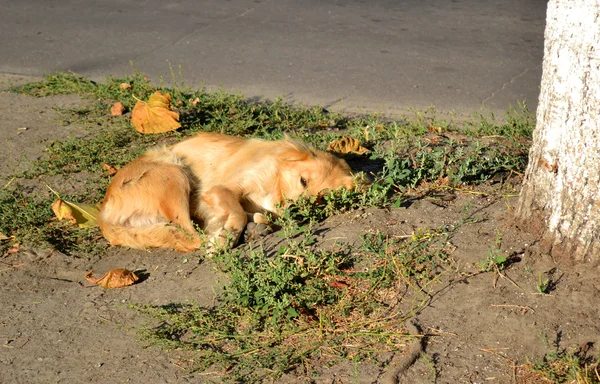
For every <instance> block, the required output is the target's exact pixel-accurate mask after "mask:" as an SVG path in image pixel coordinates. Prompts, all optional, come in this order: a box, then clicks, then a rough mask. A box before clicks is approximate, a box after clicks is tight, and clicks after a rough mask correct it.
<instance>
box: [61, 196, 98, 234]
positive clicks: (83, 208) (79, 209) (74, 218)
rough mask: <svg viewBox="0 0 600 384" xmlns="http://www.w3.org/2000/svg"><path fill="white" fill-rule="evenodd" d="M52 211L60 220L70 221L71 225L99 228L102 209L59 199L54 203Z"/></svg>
mask: <svg viewBox="0 0 600 384" xmlns="http://www.w3.org/2000/svg"><path fill="white" fill-rule="evenodd" d="M52 211H53V212H54V214H55V215H56V217H57V218H58V219H59V220H68V221H70V222H71V224H77V225H79V226H80V227H81V228H92V227H97V226H98V214H99V213H100V209H98V207H97V206H95V205H89V204H76V203H71V202H69V201H65V200H62V199H57V200H56V201H55V202H54V203H52Z"/></svg>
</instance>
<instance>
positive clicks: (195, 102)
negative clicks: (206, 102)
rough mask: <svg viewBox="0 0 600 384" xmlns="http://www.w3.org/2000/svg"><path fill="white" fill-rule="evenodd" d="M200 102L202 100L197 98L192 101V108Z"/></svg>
mask: <svg viewBox="0 0 600 384" xmlns="http://www.w3.org/2000/svg"><path fill="white" fill-rule="evenodd" d="M199 102H200V99H199V98H197V97H196V98H195V99H194V100H192V107H195V106H196V104H198V103H199Z"/></svg>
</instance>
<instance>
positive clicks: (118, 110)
mask: <svg viewBox="0 0 600 384" xmlns="http://www.w3.org/2000/svg"><path fill="white" fill-rule="evenodd" d="M123 112H125V107H124V106H123V104H121V103H120V102H118V101H117V102H116V103H114V104H113V106H112V107H111V108H110V114H111V115H112V116H122V115H123Z"/></svg>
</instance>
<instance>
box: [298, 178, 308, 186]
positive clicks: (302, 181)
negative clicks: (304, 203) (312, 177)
mask: <svg viewBox="0 0 600 384" xmlns="http://www.w3.org/2000/svg"><path fill="white" fill-rule="evenodd" d="M300 184H302V187H303V188H306V186H307V185H308V181H306V179H305V178H304V177H301V178H300Z"/></svg>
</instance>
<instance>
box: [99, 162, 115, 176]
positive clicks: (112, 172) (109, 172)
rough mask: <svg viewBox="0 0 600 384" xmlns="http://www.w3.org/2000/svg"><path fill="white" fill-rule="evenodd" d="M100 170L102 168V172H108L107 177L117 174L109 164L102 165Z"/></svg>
mask: <svg viewBox="0 0 600 384" xmlns="http://www.w3.org/2000/svg"><path fill="white" fill-rule="evenodd" d="M102 168H104V170H105V171H106V172H108V174H109V176H113V175H115V174H116V173H117V171H118V169H117V168H115V167H113V166H112V165H110V164H106V163H102Z"/></svg>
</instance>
